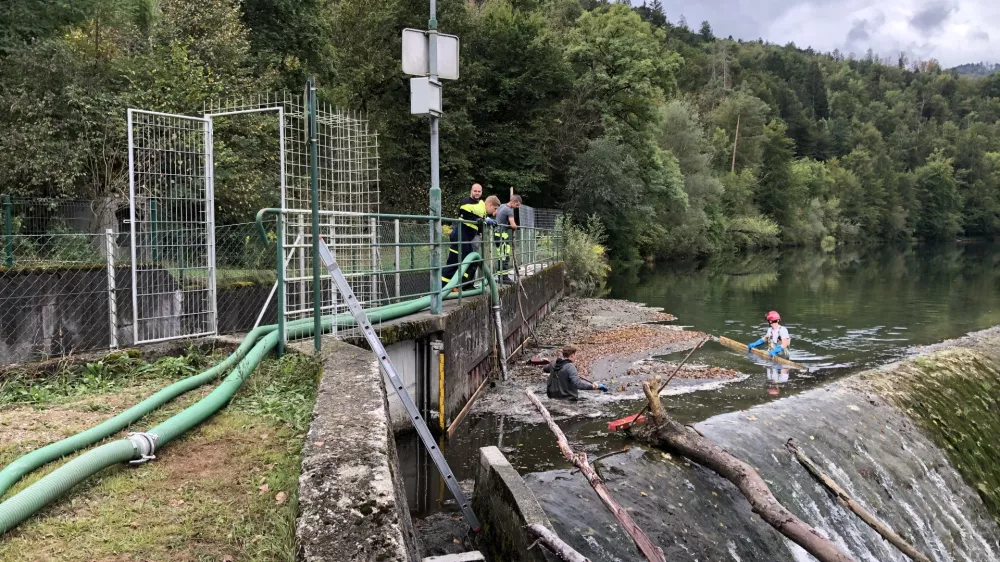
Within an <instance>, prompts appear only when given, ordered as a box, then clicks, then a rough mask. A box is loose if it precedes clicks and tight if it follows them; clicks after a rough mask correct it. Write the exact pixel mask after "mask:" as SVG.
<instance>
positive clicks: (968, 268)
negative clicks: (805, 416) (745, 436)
mask: <svg viewBox="0 0 1000 562" xmlns="http://www.w3.org/2000/svg"><path fill="white" fill-rule="evenodd" d="M998 263H1000V245H997V244H986V243H967V244H952V245H944V246H916V247H909V248H867V249H858V250H842V251H839V252H835V253H829V254H827V253H821V252H816V251H809V250H804V249H796V250H786V251H783V252H773V253H767V254H754V255H750V256H738V257H728V258H717V259H713V260H709V261H708V262H704V263H686V264H663V265H659V266H656V267H652V268H639V269H633V270H629V271H619V272H617V275H616V276H614V277H612V279H611V282H610V285H611V291H610V296H612V297H616V298H622V299H627V300H631V301H635V302H642V303H646V304H648V305H650V306H659V307H662V308H664V309H665V310H666V311H667V312H670V313H671V314H674V315H675V316H677V318H678V320H677V324H680V325H683V326H690V327H691V328H693V329H695V330H699V331H702V332H706V333H709V334H712V335H716V336H726V337H729V338H731V339H734V340H737V341H740V342H751V341H754V340H756V339H757V338H760V337H763V335H764V332H765V331H766V330H767V325H766V323H765V322H764V315H765V314H766V313H767V312H768V311H769V310H777V311H778V312H779V313H780V314H781V317H782V320H783V324H784V325H785V326H786V327H787V328H788V330H789V334H790V335H791V339H792V346H791V359H792V360H794V361H796V362H798V363H802V364H804V365H806V366H808V367H809V368H810V370H809V372H808V373H800V372H797V371H794V370H793V371H786V372H780V371H779V372H772V373H770V375H771V377H770V378H769V377H767V374H768V373H767V371H766V368H765V367H764V366H760V367H758V368H757V369H756V370H754V369H747V359H746V357H743V356H740V355H739V354H734V353H733V352H732V351H730V350H728V349H726V348H723V347H722V346H720V345H718V344H714V343H709V344H706V346H705V347H704V348H703V349H702V350H699V351H698V353H697V355H695V356H694V357H693V358H692V362H693V363H701V364H709V365H716V366H725V367H730V368H733V369H738V370H741V371H744V372H747V371H748V370H749V371H750V372H751V373H759V374H760V376H751V377H750V378H748V379H747V380H745V381H743V382H740V383H735V384H732V385H728V386H727V387H725V388H724V389H722V390H719V391H717V392H708V393H699V394H695V395H684V396H681V397H676V398H674V399H672V400H671V403H670V406H671V408H674V409H675V411H679V413H678V415H679V417H681V418H684V420H685V421H692V422H693V421H701V420H703V419H706V418H708V417H710V416H712V415H715V414H719V413H724V412H729V411H733V410H737V409H745V408H748V407H750V406H753V405H755V404H758V403H761V402H763V401H767V400H774V399H777V398H781V397H784V396H788V395H790V394H796V393H798V392H801V391H803V390H808V389H810V388H814V387H816V386H820V385H823V384H826V383H828V382H831V381H833V380H836V379H838V378H841V377H843V376H845V375H848V374H851V373H855V372H859V371H863V370H865V369H868V368H871V367H874V366H877V365H882V364H885V363H889V362H891V361H894V360H897V359H900V358H902V357H905V356H906V355H907V354H909V353H912V351H913V350H914V349H915V348H916V347H918V346H922V345H928V344H932V343H938V342H941V341H944V340H947V339H952V338H955V337H959V336H962V335H965V334H967V333H969V332H973V331H977V330H982V329H985V328H988V327H991V326H995V325H997V324H1000V291H998V290H997V289H998V288H1000V269H998V267H997V265H998ZM681 355H682V356H683V355H684V354H681ZM668 359H675V358H673V357H669V358H668ZM776 383H777V384H776ZM776 387H777V393H775V388H776ZM769 390H770V392H768V391H769Z"/></svg>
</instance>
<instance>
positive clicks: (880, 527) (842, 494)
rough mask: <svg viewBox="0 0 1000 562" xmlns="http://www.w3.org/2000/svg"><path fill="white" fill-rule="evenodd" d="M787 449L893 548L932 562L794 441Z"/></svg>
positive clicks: (789, 442) (787, 444)
mask: <svg viewBox="0 0 1000 562" xmlns="http://www.w3.org/2000/svg"><path fill="white" fill-rule="evenodd" d="M785 447H787V448H788V450H789V451H790V452H791V453H792V454H793V455H795V458H796V460H798V461H799V464H801V465H802V466H803V467H804V468H805V469H806V470H807V471H809V474H811V475H812V476H813V478H815V479H816V480H818V481H819V483H820V484H822V485H823V486H825V487H826V489H827V490H830V492H832V493H833V495H835V496H837V501H838V502H839V503H840V504H841V505H843V506H844V507H846V508H847V509H849V510H851V511H853V512H854V514H855V515H857V516H858V517H860V518H861V520H862V521H864V522H865V523H867V524H868V526H869V527H871V528H872V529H874V530H875V532H876V533H878V534H880V535H882V538H884V539H885V540H887V541H889V542H890V543H892V545H893V546H895V547H896V548H898V549H899V551H900V552H902V553H903V554H905V555H906V556H908V557H909V558H910V560H913V561H914V562H931V559H930V558H927V557H926V556H924V555H923V554H922V553H921V552H920V551H919V550H917V549H916V548H915V547H914V546H913V545H911V544H910V543H908V542H906V541H905V540H904V539H903V537H901V536H899V535H897V534H896V532H895V531H893V530H892V528H890V527H889V526H888V525H886V524H885V523H883V522H882V521H881V520H880V519H879V518H878V517H875V515H874V514H872V513H871V512H869V511H868V510H867V509H865V508H864V507H862V506H861V504H859V503H858V502H856V501H854V500H853V499H852V498H851V496H849V495H847V492H846V491H844V489H843V488H841V487H840V485H839V484H837V482H836V481H834V480H833V478H830V477H829V476H827V475H826V473H824V472H823V471H822V470H820V468H819V466H817V465H816V463H814V462H813V461H812V459H810V458H809V457H808V456H807V455H806V454H805V453H803V452H802V450H801V449H799V447H798V445H796V444H795V440H794V439H789V440H788V442H787V443H785Z"/></svg>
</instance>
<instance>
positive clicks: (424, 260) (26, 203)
mask: <svg viewBox="0 0 1000 562" xmlns="http://www.w3.org/2000/svg"><path fill="white" fill-rule="evenodd" d="M524 208H525V207H522V209H524ZM532 211H533V214H534V220H535V224H537V223H538V217H539V215H540V213H539V211H540V210H538V209H533V210H532ZM288 213H290V212H286V214H288ZM336 214H338V213H337V212H324V213H323V215H324V221H327V222H329V221H331V220H332V218H331V217H332V216H333V215H336ZM524 216H525V215H524V214H522V217H524ZM529 216H530V215H529ZM352 217H353V219H352V220H353V221H354V222H356V223H359V224H366V225H367V226H368V228H367V229H366V231H367V232H368V236H367V237H365V239H359V238H358V237H357V236H350V237H347V236H345V237H341V238H337V236H336V234H337V233H339V232H342V229H333V230H331V231H330V232H331V234H332V235H331V236H330V237H327V236H326V235H324V237H325V238H326V239H327V241H328V243H330V245H331V248H332V249H333V251H334V252H335V254H336V257H337V258H338V262H339V263H340V264H341V265H342V267H343V269H344V272H345V274H346V276H347V277H348V279H349V280H350V282H351V284H352V286H354V287H357V288H358V294H360V295H364V306H365V307H367V308H371V307H375V306H380V305H383V304H388V303H392V302H401V301H407V300H411V299H414V298H419V297H422V296H426V295H429V294H431V292H432V282H431V279H432V276H433V275H434V272H433V271H432V270H431V267H430V248H431V244H432V237H431V230H430V228H431V224H433V219H432V218H431V217H407V216H401V215H379V214H360V213H355V214H352ZM128 219H129V209H128V206H127V204H125V202H124V201H121V200H116V199H111V198H108V199H103V200H98V201H48V200H22V199H15V198H10V197H3V196H0V364H9V363H19V362H25V361H33V360H38V359H45V358H51V357H59V356H66V355H71V354H74V353H79V352H83V351H93V350H100V349H113V348H115V347H120V346H126V345H132V344H133V342H134V333H135V330H134V326H133V314H132V306H133V304H132V303H133V297H132V275H131V274H132V271H131V263H132V262H131V258H132V252H131V248H130V245H129V240H130V238H129V225H128V222H127V221H128ZM522 222H524V219H523V218H522ZM442 223H443V224H444V225H445V228H444V229H443V230H444V235H443V236H442V240H443V241H444V244H445V248H444V249H443V251H442V256H443V259H442V261H444V259H445V258H446V257H447V253H448V252H447V249H446V248H447V244H448V234H449V233H450V230H451V227H452V226H453V225H454V226H457V225H458V224H459V221H458V219H449V218H444V219H442ZM262 226H263V227H264V231H265V233H266V234H267V237H268V238H267V240H266V241H265V240H264V239H262V238H261V236H260V230H259V228H258V226H257V224H256V223H255V222H243V223H238V224H229V225H222V226H217V227H216V228H215V260H216V263H215V272H216V291H217V297H218V302H217V316H218V326H217V330H218V332H219V333H237V332H246V331H248V330H250V329H252V328H253V327H254V326H256V325H259V324H274V323H277V321H278V303H279V300H278V299H279V297H278V291H277V288H278V287H277V282H278V278H279V275H278V271H279V270H278V268H277V266H276V243H277V242H278V240H279V239H278V237H277V236H276V235H275V227H276V221H275V218H274V217H273V216H272V217H269V218H268V219H267V220H266V221H265V222H264V223H263V224H262ZM177 230H178V229H176V228H172V227H171V226H170V225H168V224H159V223H157V226H156V235H155V236H151V237H150V238H149V240H148V241H147V242H148V244H146V246H148V247H146V248H145V249H144V254H149V255H148V256H146V257H148V258H149V262H150V263H152V264H156V267H152V268H150V271H151V273H148V274H156V275H159V276H162V277H164V278H168V279H169V280H170V283H171V285H172V286H177V287H193V286H202V285H203V284H205V283H207V282H208V280H207V279H204V278H203V277H204V276H203V274H202V272H203V271H204V269H203V268H187V267H185V263H184V260H183V259H182V255H183V252H182V251H179V250H178V249H179V248H181V247H182V246H183V244H182V243H179V242H177V241H178V240H180V238H178V237H179V236H181V234H180V233H178V232H177ZM484 234H485V240H486V243H483V242H482V241H481V240H480V241H478V248H479V251H480V252H481V254H482V256H483V260H484V261H485V262H486V263H488V264H489V266H490V269H491V270H492V271H494V272H496V273H497V274H498V276H504V275H509V276H511V277H514V273H515V271H514V265H515V264H516V265H517V266H518V270H517V274H519V275H520V276H522V277H523V276H528V275H532V274H534V273H535V272H537V271H539V270H540V269H541V268H543V267H545V266H546V265H548V264H550V263H552V262H554V261H557V260H558V259H559V251H560V247H561V241H560V240H559V234H558V232H557V231H556V230H555V229H554V228H539V227H531V226H522V227H521V228H519V229H518V230H516V231H514V232H512V233H510V236H509V237H508V239H507V240H506V241H505V243H509V246H510V251H502V250H503V248H502V247H500V246H498V244H497V241H496V240H495V239H494V237H493V232H492V230H489V229H487V230H485V231H484ZM286 238H287V237H286ZM310 241H311V240H310ZM300 253H305V254H307V255H308V254H311V248H310V247H309V245H308V244H304V243H300V244H299V245H298V246H297V247H292V248H287V249H286V251H285V264H286V268H283V270H282V271H284V272H294V271H296V267H294V266H292V265H291V264H294V263H297V261H298V259H299V258H298V256H299V254H300ZM154 254H155V257H153V255H154ZM371 264H375V265H374V267H373V266H372V265H371ZM310 265H311V264H310ZM477 276H478V278H477V279H474V280H472V281H470V284H471V285H476V284H478V283H479V280H480V279H481V269H480V273H479V274H477ZM306 277H308V275H303V276H298V277H294V276H286V278H285V279H284V283H285V288H286V289H290V288H292V287H293V286H294V285H296V284H300V285H306V284H309V285H308V286H307V287H300V288H299V289H298V290H286V291H285V294H286V295H293V296H294V295H296V294H300V295H311V293H312V291H311V279H306ZM467 288H468V287H467ZM169 298H174V299H178V297H177V296H176V295H170V296H169ZM286 298H287V296H286ZM324 302H325V303H326V304H325V308H324V311H323V313H324V314H329V313H331V312H333V311H337V312H343V310H341V309H342V308H343V306H342V305H340V306H338V303H337V302H336V298H335V296H334V295H333V289H332V287H325V288H324ZM289 304H290V305H294V306H289V307H288V309H289V310H292V311H295V310H296V306H298V307H299V308H298V310H299V312H302V315H305V314H306V313H307V312H308V313H311V311H312V303H311V300H308V299H303V302H301V303H297V304H296V303H294V302H289ZM178 306H179V307H181V309H183V306H184V304H183V299H182V298H180V299H179V304H178Z"/></svg>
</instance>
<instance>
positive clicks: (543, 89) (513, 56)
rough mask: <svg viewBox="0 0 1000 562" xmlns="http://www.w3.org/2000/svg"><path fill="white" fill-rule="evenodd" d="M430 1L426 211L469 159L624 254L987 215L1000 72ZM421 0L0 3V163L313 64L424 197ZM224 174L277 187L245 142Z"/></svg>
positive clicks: (275, 83)
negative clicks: (413, 40) (432, 160)
mask: <svg viewBox="0 0 1000 562" xmlns="http://www.w3.org/2000/svg"><path fill="white" fill-rule="evenodd" d="M438 19H439V22H440V28H441V30H442V31H443V32H446V33H454V34H457V35H459V36H460V37H461V40H462V59H461V64H462V68H461V73H462V76H461V79H460V80H458V81H454V82H447V83H446V84H445V98H444V103H445V117H444V118H443V119H442V127H441V131H442V140H441V150H442V183H443V185H444V190H445V196H446V206H445V209H446V213H447V212H448V209H450V208H451V207H453V206H454V202H455V201H457V199H458V198H459V197H461V195H462V193H463V192H464V191H465V190H466V189H467V186H468V185H469V184H470V183H472V182H473V181H479V182H481V183H483V184H484V185H485V186H486V191H487V192H488V193H500V194H504V193H506V192H507V190H508V189H509V188H510V187H511V186H513V187H514V188H515V190H516V191H518V192H519V193H521V194H522V195H523V196H524V197H525V199H526V201H527V202H528V203H529V204H530V205H533V206H536V207H556V208H560V209H564V210H566V211H568V212H569V213H571V214H572V215H573V216H574V217H575V218H577V219H578V220H579V221H580V222H585V221H586V220H587V219H588V218H591V219H596V220H599V221H600V222H601V224H602V225H603V228H604V230H605V232H606V233H607V236H608V239H607V242H608V246H609V251H610V254H611V255H612V256H613V257H615V258H617V259H620V260H634V259H666V258H675V257H683V256H692V255H702V254H710V253H714V252H720V251H732V250H745V249H752V248H758V247H767V246H776V245H782V244H796V245H815V246H823V247H826V248H832V247H834V246H836V245H840V244H862V243H884V242H896V241H909V240H911V239H914V238H916V239H921V240H940V239H952V238H954V237H957V236H984V237H996V236H997V235H1000V74H996V73H994V74H992V75H989V76H986V77H968V76H963V75H960V73H959V72H957V71H946V70H944V69H942V68H941V67H940V66H939V65H938V64H937V63H935V62H934V61H908V60H906V58H905V57H900V59H899V60H898V61H894V62H893V63H892V64H888V63H887V62H885V61H883V60H880V59H879V57H877V56H876V55H875V54H874V53H872V52H868V53H867V54H865V55H863V56H860V57H855V56H853V55H845V54H843V53H839V52H833V53H818V52H813V51H812V50H809V49H805V50H803V49H799V48H797V47H796V46H794V45H787V46H777V45H772V44H767V43H763V42H741V41H734V40H732V39H721V38H717V37H715V36H714V34H713V32H712V29H711V25H710V23H708V22H706V23H704V24H702V25H701V26H700V27H699V29H698V30H692V29H689V28H688V27H687V26H686V25H675V24H673V23H671V22H669V21H668V20H667V18H666V16H665V15H664V14H663V12H662V10H661V9H659V6H658V2H654V3H653V4H651V5H649V6H644V7H640V8H630V7H629V6H628V5H627V4H626V5H623V4H606V3H601V2H594V1H593V0H524V1H511V0H486V1H485V2H475V3H467V2H463V1H459V0H441V1H439V2H438ZM426 20H427V4H426V2H425V1H424V0H421V1H410V0H379V1H377V2H372V1H371V0H339V1H337V2H333V1H329V0H243V1H240V0H197V1H196V0H81V1H76V2H73V3H72V4H69V3H65V2H55V1H53V0H19V1H17V2H12V3H5V4H4V5H3V6H0V186H2V189H3V191H5V192H10V193H14V194H17V195H22V196H30V197H45V198H71V197H75V198H80V197H97V196H101V195H105V194H121V193H125V192H127V185H128V184H127V153H126V138H125V121H124V119H125V110H126V109H127V108H128V107H138V108H147V109H155V110H161V111H170V112H178V113H188V114H197V113H200V111H201V110H202V108H203V107H204V104H205V102H206V101H208V100H211V99H214V98H219V97H227V96H237V95H256V94H263V93H266V92H269V91H275V90H282V89H287V90H289V91H292V92H298V91H301V88H302V83H303V81H304V79H305V78H306V77H307V76H315V77H316V79H317V81H318V83H319V84H320V86H321V96H322V97H323V98H325V99H326V100H328V101H331V102H333V103H335V104H337V105H339V106H342V107H346V108H350V109H352V110H357V111H361V112H364V113H366V114H367V115H368V116H369V117H370V119H371V120H372V122H373V124H374V125H375V127H376V128H377V129H378V130H379V132H380V153H381V180H382V183H381V189H382V201H383V205H382V208H383V209H386V210H390V209H391V210H399V211H408V212H425V211H426V208H427V188H426V186H427V184H428V169H429V163H428V159H429V156H428V149H427V137H428V127H427V122H426V119H423V118H419V117H413V116H410V115H409V85H408V79H407V77H406V76H404V75H403V74H402V72H401V70H400V62H399V59H400V49H401V47H400V31H401V29H402V28H404V27H415V28H425V27H426V24H427V21H426ZM218 159H219V160H220V161H225V159H226V152H225V150H224V149H222V150H220V154H219V156H218ZM233 174H234V176H235V177H230V178H229V181H230V182H231V183H232V184H234V185H236V184H238V185H241V186H243V187H244V188H245V189H250V190H251V191H254V190H256V191H257V192H265V191H266V190H269V189H273V188H271V187H268V184H267V183H266V182H263V181H260V179H259V177H258V176H259V174H257V173H256V172H255V170H254V164H253V163H248V165H247V166H244V167H242V168H236V171H235V172H233ZM255 182H256V183H255ZM247 186H249V187H247ZM267 193H270V192H266V193H265V195H266V194H267ZM257 195H260V194H259V193H258V194H257ZM266 199H267V196H264V195H260V196H249V197H246V198H245V199H241V201H243V203H242V204H243V207H245V208H242V207H240V206H239V204H237V203H236V202H234V203H233V204H232V206H231V207H230V209H238V210H230V214H232V215H233V216H236V215H237V214H241V215H242V214H246V213H248V212H250V211H252V210H253V207H254V205H258V204H259V203H260V202H262V201H265V200H266ZM258 206H259V205H258Z"/></svg>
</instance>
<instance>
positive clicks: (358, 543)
mask: <svg viewBox="0 0 1000 562" xmlns="http://www.w3.org/2000/svg"><path fill="white" fill-rule="evenodd" d="M311 346H312V342H311V341H307V342H299V343H297V344H293V346H292V347H293V348H294V349H295V350H300V349H299V348H303V349H301V351H309V352H311V351H312V347H311ZM322 360H323V379H322V381H320V385H319V392H318V395H317V397H316V406H315V408H314V410H313V421H312V424H311V426H310V428H309V433H308V435H307V436H306V443H305V446H304V448H303V451H302V476H301V477H299V509H300V515H299V519H298V522H297V525H296V534H297V536H298V539H299V542H300V544H301V545H302V560H305V561H306V562H321V561H322V562H337V561H345V562H346V561H352V562H354V561H372V562H374V561H382V560H394V561H397V560H398V561H415V560H419V558H418V557H417V548H416V544H417V542H416V537H415V535H414V532H413V524H412V522H411V520H410V513H409V508H408V507H407V505H406V491H405V488H404V486H403V481H402V477H401V476H400V474H399V468H398V466H399V462H398V460H397V458H396V444H395V441H394V440H393V435H392V431H391V428H390V425H389V410H388V403H387V401H386V396H385V391H384V390H383V387H382V376H381V374H380V372H379V366H378V362H377V361H376V360H375V357H374V356H373V355H372V353H371V352H370V351H367V350H363V349H360V348H358V347H355V346H353V345H350V344H347V343H344V342H341V341H337V340H336V339H334V338H333V337H326V338H324V340H323V351H322Z"/></svg>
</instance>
